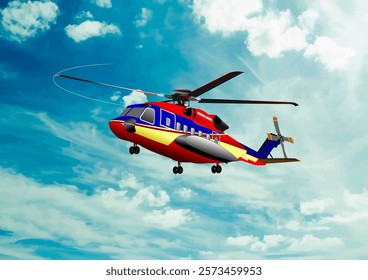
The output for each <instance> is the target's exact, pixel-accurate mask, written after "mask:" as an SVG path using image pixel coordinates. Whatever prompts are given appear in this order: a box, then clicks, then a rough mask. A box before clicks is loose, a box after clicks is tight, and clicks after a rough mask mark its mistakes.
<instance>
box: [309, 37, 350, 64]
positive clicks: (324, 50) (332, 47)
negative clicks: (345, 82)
mask: <svg viewBox="0 0 368 280" xmlns="http://www.w3.org/2000/svg"><path fill="white" fill-rule="evenodd" d="M305 56H306V57H311V58H314V59H315V60H316V61H318V62H321V63H322V64H323V65H324V66H325V67H326V69H328V70H335V69H341V68H344V67H345V66H346V65H347V64H348V63H349V62H350V60H351V59H352V58H353V57H354V56H355V51H354V49H352V48H344V47H340V46H339V45H337V44H336V42H334V41H333V40H332V39H330V38H328V37H324V36H320V37H317V38H316V40H315V42H314V43H313V44H310V45H308V47H307V49H306V50H305Z"/></svg>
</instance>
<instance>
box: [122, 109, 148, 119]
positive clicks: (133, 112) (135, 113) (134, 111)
mask: <svg viewBox="0 0 368 280" xmlns="http://www.w3.org/2000/svg"><path fill="white" fill-rule="evenodd" d="M144 109H145V108H139V107H136V108H133V109H132V110H130V111H129V112H128V113H127V114H126V115H127V116H129V117H135V118H139V117H140V116H141V114H142V112H143V111H144Z"/></svg>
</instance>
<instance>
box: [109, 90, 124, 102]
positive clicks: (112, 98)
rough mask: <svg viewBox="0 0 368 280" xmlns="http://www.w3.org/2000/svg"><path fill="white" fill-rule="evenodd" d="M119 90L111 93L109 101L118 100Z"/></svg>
mask: <svg viewBox="0 0 368 280" xmlns="http://www.w3.org/2000/svg"><path fill="white" fill-rule="evenodd" d="M120 94H121V91H115V92H114V93H113V95H112V96H111V97H110V99H111V101H114V102H115V101H118V100H119V98H120Z"/></svg>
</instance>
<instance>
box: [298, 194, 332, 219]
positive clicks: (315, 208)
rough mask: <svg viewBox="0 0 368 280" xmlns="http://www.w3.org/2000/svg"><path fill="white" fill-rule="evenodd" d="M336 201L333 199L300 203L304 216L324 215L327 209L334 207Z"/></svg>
mask: <svg viewBox="0 0 368 280" xmlns="http://www.w3.org/2000/svg"><path fill="white" fill-rule="evenodd" d="M334 203H335V201H334V200H333V199H332V198H322V199H314V200H311V201H301V202H300V212H301V213H302V214H303V215H311V214H319V213H323V212H324V211H325V210H326V208H327V207H329V206H331V205H333V204H334Z"/></svg>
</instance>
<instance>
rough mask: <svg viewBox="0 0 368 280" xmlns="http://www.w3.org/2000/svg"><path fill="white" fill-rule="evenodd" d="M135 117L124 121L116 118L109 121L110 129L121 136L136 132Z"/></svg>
mask: <svg viewBox="0 0 368 280" xmlns="http://www.w3.org/2000/svg"><path fill="white" fill-rule="evenodd" d="M135 123H136V120H135V119H132V118H131V119H127V120H125V121H124V122H122V121H121V120H119V121H117V120H116V119H114V120H111V121H110V122H109V126H110V130H111V131H112V132H113V133H114V134H115V135H116V136H117V137H119V138H123V134H126V133H127V132H128V133H134V132H135Z"/></svg>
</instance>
